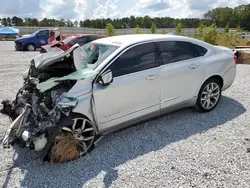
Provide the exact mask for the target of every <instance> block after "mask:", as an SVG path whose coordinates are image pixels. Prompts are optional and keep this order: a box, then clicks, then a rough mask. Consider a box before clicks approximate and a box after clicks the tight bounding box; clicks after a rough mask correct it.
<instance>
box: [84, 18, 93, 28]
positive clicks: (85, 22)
mask: <svg viewBox="0 0 250 188" xmlns="http://www.w3.org/2000/svg"><path fill="white" fill-rule="evenodd" d="M82 26H83V27H87V28H88V27H91V26H92V25H91V20H89V19H87V20H85V21H84V22H83V25H82Z"/></svg>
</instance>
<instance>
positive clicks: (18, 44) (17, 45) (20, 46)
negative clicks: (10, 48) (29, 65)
mask: <svg viewBox="0 0 250 188" xmlns="http://www.w3.org/2000/svg"><path fill="white" fill-rule="evenodd" d="M24 46H25V45H24V44H23V43H22V42H16V41H15V49H16V50H17V51H23V50H24Z"/></svg>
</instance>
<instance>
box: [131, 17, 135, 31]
mask: <svg viewBox="0 0 250 188" xmlns="http://www.w3.org/2000/svg"><path fill="white" fill-rule="evenodd" d="M135 27H136V21H135V17H134V16H130V28H135Z"/></svg>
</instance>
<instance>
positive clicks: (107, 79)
mask: <svg viewBox="0 0 250 188" xmlns="http://www.w3.org/2000/svg"><path fill="white" fill-rule="evenodd" d="M98 82H99V83H100V84H101V85H103V86H107V85H109V84H110V83H112V82H113V75H112V72H111V70H107V71H106V72H104V73H103V74H102V75H101V76H100V77H99V79H98Z"/></svg>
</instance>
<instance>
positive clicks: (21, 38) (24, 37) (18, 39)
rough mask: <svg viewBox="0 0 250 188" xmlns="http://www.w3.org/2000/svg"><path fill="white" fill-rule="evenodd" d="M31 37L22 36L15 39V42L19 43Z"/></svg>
mask: <svg viewBox="0 0 250 188" xmlns="http://www.w3.org/2000/svg"><path fill="white" fill-rule="evenodd" d="M31 37H32V35H26V36H22V37H19V38H17V39H16V40H15V41H17V42H20V41H23V40H25V39H28V38H31Z"/></svg>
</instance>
